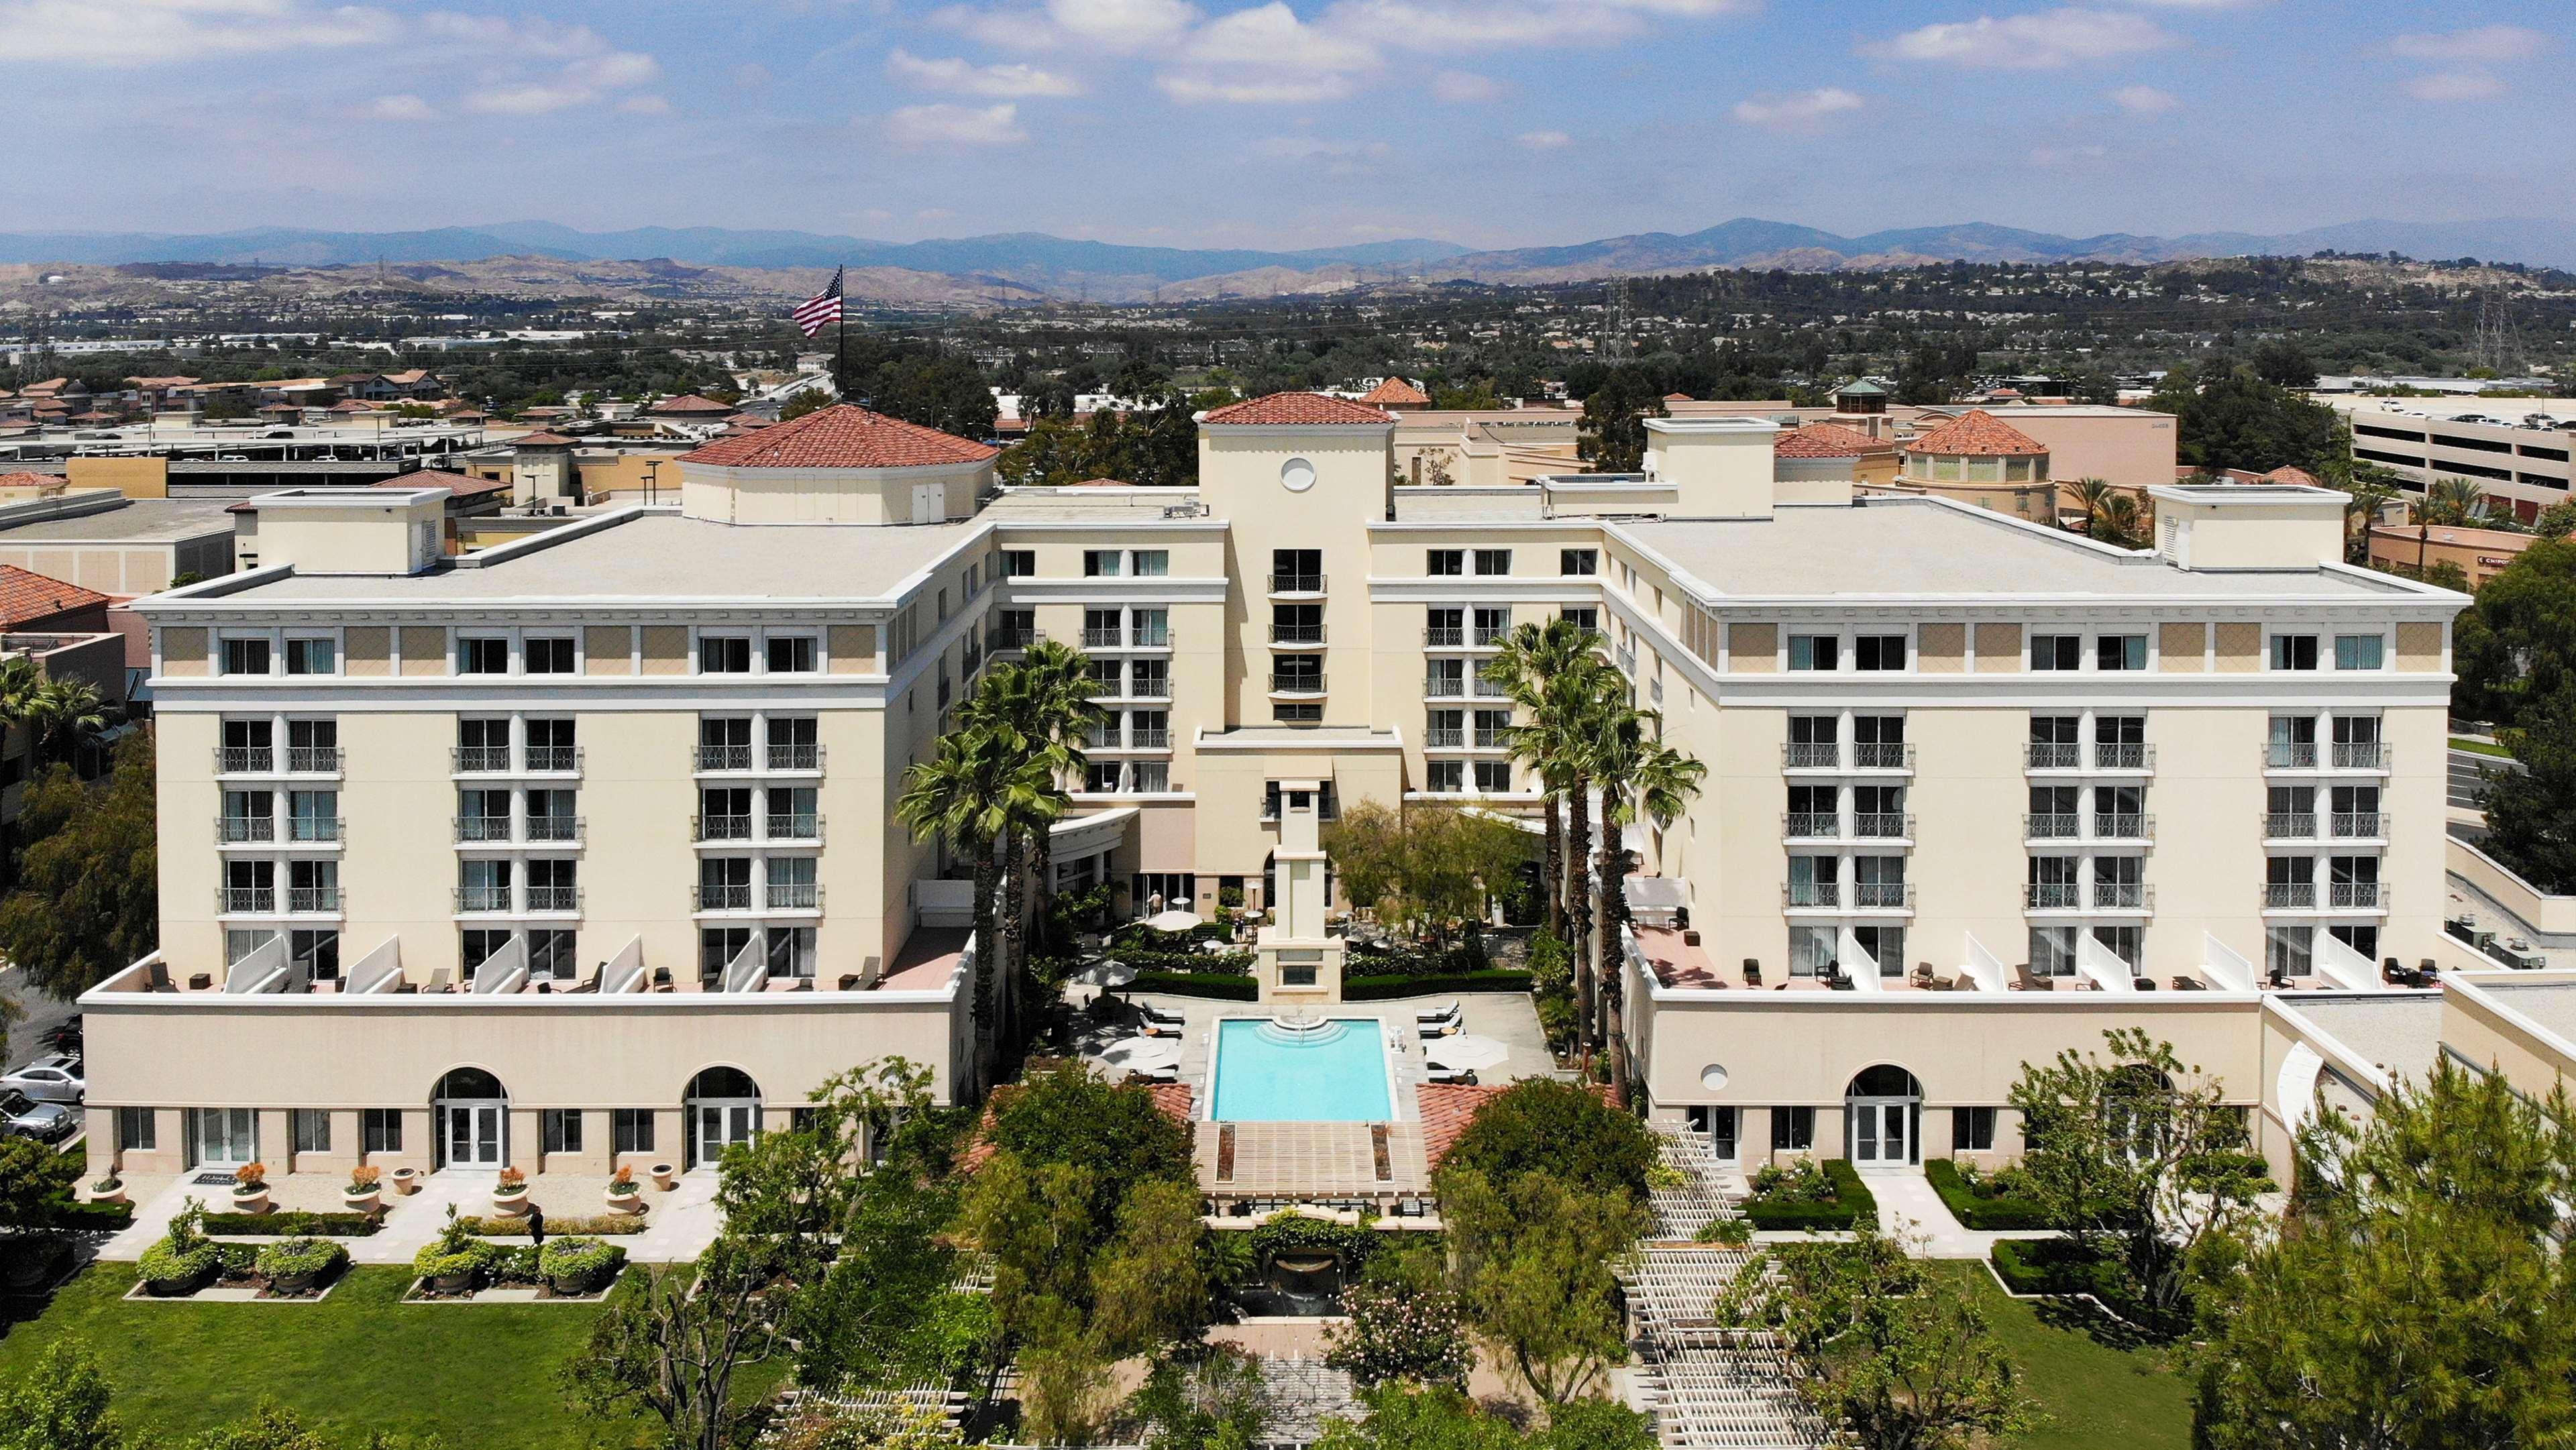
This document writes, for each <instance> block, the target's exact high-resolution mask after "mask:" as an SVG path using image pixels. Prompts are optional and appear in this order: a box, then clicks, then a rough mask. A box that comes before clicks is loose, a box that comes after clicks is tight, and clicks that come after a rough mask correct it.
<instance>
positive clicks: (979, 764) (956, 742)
mask: <svg viewBox="0 0 2576 1450" xmlns="http://www.w3.org/2000/svg"><path fill="white" fill-rule="evenodd" d="M1010 773H1011V763H1010V761H1009V760H1008V758H1007V756H1006V754H1005V752H1004V751H1003V750H1001V749H999V748H997V746H996V742H995V741H994V738H993V735H992V733H991V732H989V731H986V730H981V729H960V730H955V731H951V732H950V733H948V734H946V735H943V736H941V737H940V738H939V748H938V751H937V753H935V754H934V755H932V756H931V758H930V759H928V760H926V761H923V762H922V763H920V764H919V765H915V766H913V767H912V768H911V769H909V770H907V771H905V772H904V791H903V794H902V796H901V797H899V798H898V799H897V800H896V801H895V807H894V815H895V819H896V820H898V821H900V822H902V823H903V824H904V825H905V826H906V827H909V828H910V829H911V831H912V833H913V838H914V839H915V840H924V841H926V840H931V839H934V838H936V839H937V840H939V841H941V842H944V843H945V844H946V845H947V847H948V849H949V850H950V852H952V853H954V854H958V855H963V856H965V857H966V858H967V859H968V860H970V861H972V862H973V863H974V868H975V950H976V953H977V955H978V956H979V957H980V958H981V960H979V961H978V962H977V963H976V969H975V1002H974V1019H975V1068H974V1078H975V1084H976V1085H977V1086H978V1088H979V1089H980V1085H981V1084H982V1083H983V1082H985V1081H986V1076H985V1073H986V1069H987V1067H988V1065H989V1063H990V1061H991V1054H992V1044H993V979H994V977H996V976H997V975H999V974H1000V971H1001V969H1002V951H1001V944H1000V940H999V935H998V933H996V932H995V930H994V919H995V917H996V915H997V910H996V908H997V906H998V903H999V900H1000V896H1001V881H1002V863H1001V857H1000V855H999V854H998V851H997V847H998V846H999V845H1000V842H1001V837H1002V832H1003V830H1004V828H1005V827H1006V825H1007V824H1008V815H1007V812H1006V807H1005V806H1004V803H1003V793H1004V781H1005V779H1006V777H1007V776H1008V775H1009V774H1010Z"/></svg>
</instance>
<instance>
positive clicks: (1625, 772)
mask: <svg viewBox="0 0 2576 1450" xmlns="http://www.w3.org/2000/svg"><path fill="white" fill-rule="evenodd" d="M1603 724H1604V725H1605V727H1606V728H1605V729H1604V731H1603V733H1602V737H1601V745H1600V751H1599V761H1598V763H1599V765H1600V769H1601V818H1602V821H1603V822H1604V824H1605V825H1606V826H1607V827H1608V830H1607V833H1606V835H1605V838H1604V839H1603V841H1602V845H1601V930H1602V933H1603V935H1604V937H1605V938H1606V937H1609V936H1610V935H1611V934H1613V933H1615V932H1617V931H1618V930H1619V929H1620V928H1621V927H1623V926H1626V925H1627V923H1628V842H1627V828H1628V827H1630V826H1632V825H1635V824H1636V823H1637V822H1638V821H1639V820H1640V819H1644V820H1650V821H1653V822H1654V823H1655V826H1656V828H1657V829H1659V830H1660V829H1662V828H1663V827H1665V826H1668V825H1670V824H1671V823H1672V820H1673V818H1674V817H1675V816H1678V815H1680V814H1681V813H1682V812H1683V811H1684V810H1685V809H1687V808H1688V807H1689V805H1690V802H1691V798H1692V797H1693V796H1696V795H1698V794H1699V791H1700V786H1701V785H1702V783H1704V782H1705V781H1706V780H1707V779H1708V766H1707V765H1706V764H1705V763H1704V762H1702V761H1699V760H1696V759H1694V758H1692V757H1691V756H1688V755H1685V754H1683V753H1682V752H1680V751H1678V750H1675V749H1673V748H1672V747H1671V746H1669V745H1666V744H1665V743H1664V741H1663V717H1662V716H1661V715H1660V714H1658V713H1656V712H1655V711H1652V710H1634V709H1621V708H1613V709H1611V710H1607V711H1605V712H1604V714H1603ZM1625 981H1626V972H1625V971H1624V970H1622V969H1618V968H1617V967H1615V966H1614V969H1613V970H1612V971H1610V972H1609V973H1607V974H1606V975H1605V976H1604V977H1603V978H1602V983H1601V1006H1602V1017H1603V1019H1604V1020H1603V1026H1602V1034H1601V1035H1602V1037H1603V1038H1604V1039H1605V1040H1606V1041H1607V1042H1608V1043H1609V1044H1610V1081H1612V1082H1613V1083H1616V1084H1619V1085H1620V1087H1621V1089H1622V1090H1623V1091H1624V1090H1625V1087H1626V1084H1627V1081H1628V1045H1627V1028H1626V1025H1625V1024H1624V1022H1623V1021H1622V1020H1621V1014H1620V1006H1621V1002H1622V997H1623V995H1624V984H1625Z"/></svg>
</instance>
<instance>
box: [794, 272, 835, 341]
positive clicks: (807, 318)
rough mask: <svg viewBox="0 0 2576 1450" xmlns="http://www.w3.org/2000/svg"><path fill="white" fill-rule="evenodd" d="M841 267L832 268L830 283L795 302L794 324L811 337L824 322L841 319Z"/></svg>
mask: <svg viewBox="0 0 2576 1450" xmlns="http://www.w3.org/2000/svg"><path fill="white" fill-rule="evenodd" d="M841 270H842V269H841V268H839V267H834V268H833V269H832V285H830V286H828V287H826V288H824V289H823V290H822V291H820V292H817V293H815V294H814V295H813V296H811V297H808V298H806V299H805V300H804V301H802V302H799V303H797V304H796V312H795V317H796V325H797V326H798V327H801V328H803V329H805V335H806V336H807V337H812V336H813V335H814V334H816V333H818V332H821V331H822V330H823V327H824V324H826V323H832V322H838V321H840V320H841Z"/></svg>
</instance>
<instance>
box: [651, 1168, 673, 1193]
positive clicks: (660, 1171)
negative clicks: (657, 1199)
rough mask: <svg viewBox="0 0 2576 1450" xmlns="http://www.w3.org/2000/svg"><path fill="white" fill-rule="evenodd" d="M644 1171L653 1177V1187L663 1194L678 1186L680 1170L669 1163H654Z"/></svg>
mask: <svg viewBox="0 0 2576 1450" xmlns="http://www.w3.org/2000/svg"><path fill="white" fill-rule="evenodd" d="M644 1171H645V1172H647V1173H650V1174H651V1175H653V1186H654V1187H656V1188H658V1189H661V1190H662V1191H663V1192H664V1193H668V1192H670V1191H671V1190H672V1189H674V1188H677V1187H679V1186H680V1170H679V1169H678V1168H677V1167H675V1166H673V1165H671V1164H669V1163H656V1164H654V1165H653V1166H652V1167H650V1168H648V1169H646V1170H644Z"/></svg>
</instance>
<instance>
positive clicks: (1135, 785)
mask: <svg viewBox="0 0 2576 1450" xmlns="http://www.w3.org/2000/svg"><path fill="white" fill-rule="evenodd" d="M1127 788H1128V789H1130V790H1132V791H1137V792H1139V793H1142V794H1147V795H1157V794H1160V793H1162V792H1164V791H1167V790H1170V789H1171V788H1172V763H1171V762H1170V761H1168V760H1139V761H1137V762H1136V763H1135V764H1133V765H1131V766H1129V767H1128V787H1127Z"/></svg>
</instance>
